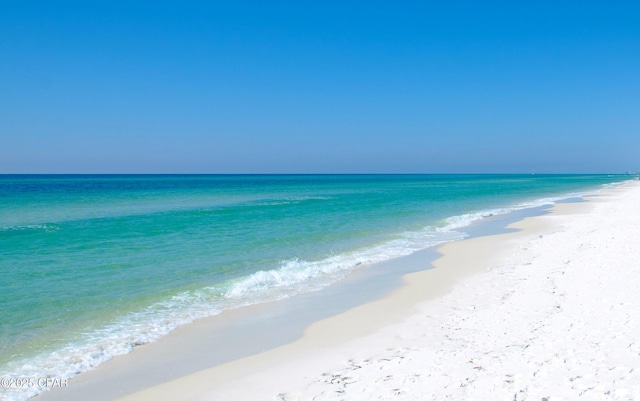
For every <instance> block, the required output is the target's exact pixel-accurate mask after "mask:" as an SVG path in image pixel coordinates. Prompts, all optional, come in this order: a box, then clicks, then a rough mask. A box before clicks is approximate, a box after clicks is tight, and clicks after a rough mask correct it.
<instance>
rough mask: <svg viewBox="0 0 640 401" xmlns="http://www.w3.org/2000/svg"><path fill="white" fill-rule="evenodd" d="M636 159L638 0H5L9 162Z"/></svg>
mask: <svg viewBox="0 0 640 401" xmlns="http://www.w3.org/2000/svg"><path fill="white" fill-rule="evenodd" d="M639 169H640V2H637V1H622V2H615V1H607V2H605V1H597V2H596V1H574V2H563V1H528V2H525V1H503V2H495V1H433V2H431V1H420V2H402V1H398V0H397V1H393V2H392V1H386V2H380V1H361V2H355V1H352V2H348V1H335V2H334V1H325V0H323V1H313V2H311V1H309V2H307V1H291V2H280V1H268V0H264V1H255V2H252V1H229V0H226V1H198V2H195V1H175V2H163V1H145V2H142V1H137V2H136V1H133V0H132V1H94V0H91V1H75V2H72V1H53V0H48V1H29V0H0V173H368V172H370V173H442V172H450V173H460V172H476V173H487V172H504V173H519V172H522V173H531V172H536V173H549V172H558V173H583V172H585V173H586V172H602V173H618V172H624V171H625V170H639Z"/></svg>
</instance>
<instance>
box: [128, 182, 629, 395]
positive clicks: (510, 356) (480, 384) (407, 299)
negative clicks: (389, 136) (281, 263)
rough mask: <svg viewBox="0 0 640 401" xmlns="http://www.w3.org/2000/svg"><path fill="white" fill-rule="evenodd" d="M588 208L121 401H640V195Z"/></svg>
mask: <svg viewBox="0 0 640 401" xmlns="http://www.w3.org/2000/svg"><path fill="white" fill-rule="evenodd" d="M586 199H587V202H581V203H570V204H558V205H556V206H555V207H554V210H553V212H552V213H550V214H548V215H544V216H538V217H531V218H527V219H525V220H523V221H521V222H518V223H517V224H515V225H514V227H515V228H518V229H519V231H518V232H514V233H508V234H500V235H493V236H485V237H478V238H473V239H469V240H464V241H459V242H454V243H449V244H446V245H444V246H442V247H441V249H440V250H441V252H442V254H443V256H442V257H441V258H440V259H439V260H437V261H436V262H435V265H436V268H435V269H432V270H428V271H424V272H420V273H415V274H411V275H409V276H406V277H405V281H406V285H404V286H403V287H402V288H400V289H399V290H397V291H395V292H394V293H392V294H391V295H389V296H387V297H385V298H384V299H381V300H377V301H374V302H370V303H367V304H365V305H362V306H360V307H357V308H354V309H352V310H349V311H347V312H345V313H343V314H341V315H339V316H335V317H332V318H329V319H326V320H323V321H320V322H317V323H316V324H314V325H313V326H311V327H310V328H308V329H307V330H306V332H305V335H304V337H303V338H302V339H300V340H298V341H295V342H293V343H291V344H287V345H284V346H281V347H278V348H276V349H273V350H269V351H266V352H263V353H261V354H257V355H253V356H250V357H247V358H243V359H240V360H237V361H234V362H230V363H226V364H223V365H220V366H217V367H214V368H210V369H206V370H202V371H199V372H197V373H194V374H190V375H188V376H185V377H183V378H180V379H178V380H173V381H169V382H166V383H163V384H161V385H158V386H155V387H151V388H148V389H146V390H143V391H140V392H137V393H134V394H130V395H127V396H124V397H123V398H120V401H134V400H136V401H147V400H148V401H150V400H154V401H157V400H172V401H177V400H252V401H253V400H286V401H291V400H316V401H318V400H474V399H477V400H547V401H552V400H576V399H585V400H637V399H640V339H638V333H640V309H639V308H638V307H639V306H640V291H638V286H639V285H640V248H639V247H638V246H637V239H638V238H640V207H639V205H640V184H639V183H638V182H629V183H626V184H624V185H621V186H618V187H615V188H613V189H609V190H607V191H605V192H602V193H600V194H595V195H594V196H590V197H587V198H586ZM134 354H135V353H134ZM132 380H135V379H134V378H132Z"/></svg>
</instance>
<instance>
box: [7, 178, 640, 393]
mask: <svg viewBox="0 0 640 401" xmlns="http://www.w3.org/2000/svg"><path fill="white" fill-rule="evenodd" d="M629 178H630V177H628V176H611V175H608V176H607V175H567V176H563V175H549V176H544V175H542V176H540V175H535V176H533V175H326V176H324V175H274V176H270V175H255V176H253V175H240V176H238V175H228V176H226V175H193V176H180V175H165V176H163V175H142V176H99V175H98V176H63V175H59V176H53V175H52V176H11V175H5V176H0V250H1V254H0V311H1V313H2V319H1V323H0V377H41V376H46V375H51V376H55V377H72V376H74V375H76V374H77V373H79V372H82V371H85V370H87V369H90V368H91V367H93V366H96V365H98V364H100V363H102V362H104V361H106V360H108V359H110V358H111V357H113V356H114V355H118V354H122V353H126V352H130V351H131V349H132V348H133V347H134V346H136V345H139V344H144V343H146V342H150V341H155V340H157V339H158V338H159V337H161V336H162V335H164V334H166V333H168V332H169V331H171V330H172V329H174V328H175V327H177V326H179V325H182V324H185V323H188V322H190V321H193V320H194V319H196V318H199V317H204V316H211V315H214V314H217V313H220V312H221V311H223V310H225V309H229V308H237V307H241V306H242V305H247V304H252V303H257V302H264V301H266V300H272V299H279V298H283V297H290V296H293V295H295V294H296V293H300V292H304V291H311V290H317V289H321V288H323V287H325V286H327V285H331V283H334V282H336V281H338V280H340V279H341V278H343V277H344V276H345V275H347V274H348V273H349V272H350V271H352V270H353V269H354V268H366V265H367V264H369V263H373V262H377V261H382V260H387V259H390V258H394V257H399V256H403V255H407V254H410V253H412V252H415V251H417V250H420V249H424V248H428V247H431V246H435V245H437V244H440V243H443V242H447V241H452V240H456V239H460V238H463V237H464V236H465V233H464V227H465V226H468V225H469V224H471V223H473V222H474V221H478V220H481V219H483V218H486V217H488V216H490V215H494V214H501V213H508V212H510V211H513V210H516V209H522V208H527V207H533V206H538V205H541V204H545V203H550V202H552V201H554V200H557V199H561V198H564V197H570V196H575V195H579V194H581V193H584V192H585V191H591V190H594V189H595V190H597V189H600V188H602V187H603V186H605V185H608V184H612V183H616V182H620V181H623V180H626V179H629ZM0 391H8V390H7V389H0ZM34 391H37V389H33V388H31V389H21V390H13V389H12V390H11V393H8V392H7V393H6V396H8V397H10V399H15V400H18V399H25V398H26V397H28V396H29V395H32V394H33V393H34Z"/></svg>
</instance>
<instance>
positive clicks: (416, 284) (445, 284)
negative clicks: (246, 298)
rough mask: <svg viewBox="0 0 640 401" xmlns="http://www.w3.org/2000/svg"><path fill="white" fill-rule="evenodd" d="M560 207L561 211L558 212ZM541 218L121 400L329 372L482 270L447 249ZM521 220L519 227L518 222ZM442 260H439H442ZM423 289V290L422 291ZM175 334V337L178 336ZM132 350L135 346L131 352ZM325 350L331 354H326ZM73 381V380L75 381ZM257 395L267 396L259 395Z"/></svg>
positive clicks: (497, 245) (261, 387)
mask: <svg viewBox="0 0 640 401" xmlns="http://www.w3.org/2000/svg"><path fill="white" fill-rule="evenodd" d="M626 186H629V187H632V186H634V185H633V184H624V185H623V187H626ZM619 190H620V189H617V188H614V189H613V190H612V189H609V190H608V191H607V192H605V194H609V193H610V192H612V191H619ZM590 206H591V205H590V202H584V203H576V204H574V203H570V204H562V203H556V204H555V206H554V211H553V212H552V214H551V215H556V214H558V213H560V214H563V213H564V215H566V214H567V213H568V212H571V210H573V212H572V213H575V210H578V209H585V208H589V207H590ZM560 209H562V210H561V211H559V210H560ZM546 216H549V215H546ZM546 216H542V217H540V216H538V217H532V218H525V219H524V220H522V221H521V222H520V223H517V224H516V225H510V226H509V227H510V228H518V229H520V230H521V231H518V232H508V233H503V234H497V235H490V236H480V237H474V238H471V239H465V240H461V241H455V242H450V243H447V244H444V245H441V246H439V247H438V248H437V249H438V251H441V252H442V253H443V254H444V256H443V257H441V258H440V259H438V260H437V261H435V262H434V265H435V266H436V269H430V270H427V271H424V272H421V273H411V274H409V275H407V276H405V277H404V280H403V281H404V284H403V285H402V286H401V287H400V288H398V289H396V290H394V291H393V292H392V293H391V294H388V295H386V296H384V297H382V298H381V299H376V300H374V301H369V302H366V303H365V304H363V305H360V306H357V307H355V308H352V309H349V310H348V311H346V312H344V313H341V314H339V315H337V316H333V317H330V318H328V319H324V320H321V321H319V322H316V323H314V324H312V325H311V326H310V327H309V328H307V329H306V330H305V332H304V336H303V337H302V338H301V339H299V340H295V339H294V340H292V342H289V343H288V344H286V345H283V346H280V347H277V348H274V349H272V350H269V351H266V352H263V353H259V352H258V353H255V354H253V355H251V356H248V357H245V358H242V359H239V360H236V361H233V362H228V363H224V364H222V365H220V366H216V367H213V368H208V369H203V370H200V371H198V372H196V373H190V374H187V375H185V376H183V377H182V378H179V379H177V380H167V381H166V382H165V383H163V384H159V385H156V386H154V387H151V388H148V389H146V390H142V391H141V392H137V393H133V394H130V395H125V394H121V395H123V396H125V397H124V398H122V400H144V399H197V398H198V397H200V396H204V395H207V394H209V395H211V394H210V392H211V391H216V397H218V396H219V395H221V394H223V395H224V396H225V397H236V399H249V398H247V396H245V395H241V394H236V393H235V392H236V391H239V390H242V391H247V385H246V384H244V385H242V384H240V385H239V384H238V383H246V382H247V380H249V382H251V381H252V380H254V382H252V383H255V386H253V385H252V386H251V387H252V391H253V393H252V394H251V397H250V398H253V397H258V398H260V397H259V396H260V395H263V396H266V395H267V394H270V389H272V388H273V389H275V388H276V387H277V386H274V383H277V382H278V380H277V375H274V374H269V375H266V376H267V377H269V378H270V379H269V380H267V383H263V384H260V381H261V380H263V379H260V377H261V376H262V377H265V375H264V374H262V373H261V371H262V370H266V369H269V371H270V372H271V371H272V370H276V369H274V368H273V367H274V365H278V366H284V367H287V366H288V370H287V369H285V373H286V372H288V373H287V374H285V373H281V374H285V376H283V377H285V378H287V379H283V380H285V382H289V379H290V376H291V374H292V373H296V372H297V371H299V370H301V369H298V368H297V367H299V366H303V365H305V364H309V363H311V364H312V365H314V366H313V368H311V369H307V370H304V371H323V368H321V367H324V366H326V369H324V370H330V367H329V366H330V365H331V362H336V360H340V359H339V358H338V359H336V357H337V356H338V355H343V354H347V353H349V352H352V351H353V350H355V349H360V348H362V346H361V345H360V346H359V345H357V344H353V343H354V342H356V343H357V342H360V343H362V342H366V341H368V340H367V339H368V338H369V337H371V336H374V335H373V334H372V333H378V332H384V331H388V329H389V327H391V326H393V325H398V324H402V323H399V322H401V321H403V320H405V319H407V318H409V319H411V318H412V315H414V314H415V312H416V310H418V309H420V308H419V306H418V305H421V304H422V303H424V302H427V301H428V300H430V301H432V302H433V301H434V300H436V299H440V298H442V297H443V296H445V295H446V294H448V293H449V292H450V290H451V288H454V287H455V286H457V285H458V284H459V283H460V282H462V281H465V280H467V279H468V278H469V277H471V276H473V275H475V274H477V273H480V272H483V271H485V270H486V266H484V265H482V264H480V266H476V267H477V268H472V269H468V268H462V269H461V270H458V271H454V269H453V268H451V266H454V267H455V266H465V265H467V264H468V263H467V262H465V261H460V260H457V261H454V262H452V261H451V260H450V261H449V262H446V260H447V259H452V258H453V259H455V255H460V254H465V252H462V253H461V252H459V251H451V249H454V250H455V248H456V247H458V246H460V245H463V247H464V246H468V245H469V244H471V243H476V245H475V247H476V248H479V249H482V250H483V252H481V253H483V255H478V254H476V256H475V257H476V259H477V258H481V259H482V260H490V259H491V260H493V259H494V258H495V257H496V255H498V254H501V253H503V251H504V248H505V244H506V242H509V241H514V238H519V239H516V241H522V240H523V238H524V237H526V236H531V235H534V234H532V233H534V232H535V233H536V234H537V233H538V231H540V230H543V231H540V232H543V233H544V232H546V231H544V230H548V229H549V227H547V228H545V227H542V226H536V225H539V223H540V218H544V217H546ZM522 224H524V225H523V226H521V225H522ZM543 226H544V225H543ZM536 230H538V231H536ZM478 244H482V245H478ZM443 260H444V261H445V262H442V261H443ZM442 263H444V265H442ZM447 263H448V265H447ZM447 266H449V267H447ZM425 288H429V289H428V290H427V291H425V290H424V289H425ZM425 292H427V293H428V295H426V296H425ZM255 307H260V306H255ZM236 312H237V314H239V315H240V316H242V315H244V316H243V317H244V318H246V317H247V315H248V313H249V311H247V310H244V311H242V310H237V311H236ZM381 316H382V319H381ZM204 320H206V319H204ZM198 323H199V322H196V323H194V324H196V325H197V324H198ZM336 328H339V329H336ZM178 330H180V329H178ZM178 330H176V331H178ZM177 334H180V333H177ZM176 337H179V335H178V336H176ZM153 344H158V343H153ZM153 344H149V345H145V346H143V347H141V348H140V350H143V349H145V348H147V347H150V346H152V345H153ZM345 344H346V345H345ZM167 345H168V344H163V347H164V348H165V350H164V351H162V350H161V348H159V347H156V348H155V351H157V352H171V350H170V349H169V348H168V347H167ZM174 345H175V344H174ZM370 348H371V347H370V346H367V347H364V348H363V349H365V350H368V349H370ZM327 349H331V350H332V351H331V352H329V353H327V352H325V351H326V350H327ZM340 350H341V351H340ZM136 352H138V350H136ZM136 352H134V353H131V354H128V355H131V356H132V358H129V359H130V361H129V362H131V360H133V361H135V360H136V359H138V361H140V359H139V358H135V357H136V356H139V355H137V354H136ZM138 354H139V353H138ZM329 354H330V355H333V356H332V357H329V356H328V355H329ZM120 359H121V358H120ZM276 361H278V362H276ZM309 361H315V362H309ZM129 362H128V363H129ZM112 369H115V370H117V369H118V367H117V366H114V367H112ZM102 370H104V369H102ZM129 370H130V367H129ZM88 373H91V372H87V373H84V374H83V375H81V376H79V377H85V378H87V376H90V375H88ZM238 377H242V379H238ZM129 380H135V378H129ZM297 381H298V382H302V381H303V378H300V379H298V380H297ZM85 382H88V383H89V385H90V386H91V388H92V389H93V390H92V391H98V390H99V389H100V387H99V384H98V385H96V384H95V383H93V384H91V380H85ZM234 382H235V383H236V384H235V385H234V384H233V383H234ZM294 382H295V380H294ZM76 383H79V381H77V382H76ZM216 383H217V384H216ZM286 384H287V383H284V382H283V383H281V385H282V387H281V388H285V387H286ZM216 386H217V387H216ZM186 389H188V390H186ZM212 389H214V390H212ZM55 393H58V394H60V395H62V397H63V398H64V399H66V397H65V396H64V393H65V391H61V392H50V393H43V394H42V395H40V396H38V397H37V398H35V399H36V400H47V399H55V397H53V395H54V394H55ZM111 393H113V389H111ZM275 395H276V394H271V395H270V396H275ZM211 396H213V395H211ZM114 398H117V397H110V398H109V399H114ZM205 398H206V397H205ZM262 399H271V398H264V397H262ZM282 399H289V398H282ZM291 399H296V398H291Z"/></svg>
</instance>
